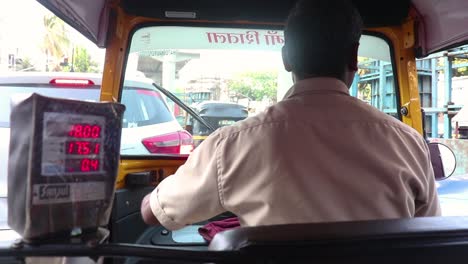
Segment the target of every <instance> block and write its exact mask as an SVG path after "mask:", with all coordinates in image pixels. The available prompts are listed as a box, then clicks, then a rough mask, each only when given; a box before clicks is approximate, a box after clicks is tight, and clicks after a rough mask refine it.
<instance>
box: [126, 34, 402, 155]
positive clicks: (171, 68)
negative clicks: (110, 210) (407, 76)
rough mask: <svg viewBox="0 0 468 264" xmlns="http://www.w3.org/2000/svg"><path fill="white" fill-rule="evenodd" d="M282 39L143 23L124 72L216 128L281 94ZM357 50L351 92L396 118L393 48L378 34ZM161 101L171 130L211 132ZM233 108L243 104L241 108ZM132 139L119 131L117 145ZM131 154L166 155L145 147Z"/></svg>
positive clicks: (285, 78)
mask: <svg viewBox="0 0 468 264" xmlns="http://www.w3.org/2000/svg"><path fill="white" fill-rule="evenodd" d="M283 44H284V37H283V32H282V31H281V30H278V29H275V28H271V29H251V28H249V29H243V28H219V27H216V28H214V27H182V26H148V27H143V28H140V29H138V30H136V31H135V32H134V34H133V36H132V38H131V44H130V48H129V51H128V54H127V56H128V58H127V65H126V78H131V77H132V76H135V75H136V76H144V77H145V78H147V79H150V80H151V81H152V82H154V83H155V84H156V85H158V86H161V87H163V88H165V89H167V90H168V91H170V92H171V93H173V94H175V95H176V96H177V97H178V99H180V101H182V102H184V103H185V104H187V105H189V106H191V108H192V109H194V110H195V111H196V112H198V114H200V115H201V116H202V117H203V118H204V119H205V120H206V121H208V122H209V123H210V124H211V125H212V126H213V128H215V129H216V128H219V127H222V126H227V125H233V124H235V123H236V122H238V121H241V120H243V119H245V118H247V117H250V116H254V115H256V114H258V113H261V112H262V111H264V110H265V109H267V108H268V107H269V106H271V105H272V104H274V103H276V102H279V101H281V100H282V99H283V97H284V95H285V94H286V92H287V91H288V90H289V89H290V87H291V86H292V84H293V82H292V77H291V74H290V73H289V72H287V71H286V70H285V69H284V66H283V63H282V57H281V48H282V46H283ZM359 56H360V57H359V66H360V69H359V71H358V73H357V74H356V77H355V81H354V83H353V85H352V87H350V94H351V95H352V96H355V97H357V98H359V99H361V100H363V101H365V102H366V103H368V104H371V105H373V106H375V107H376V108H378V109H380V110H381V111H383V112H385V113H387V114H389V115H392V116H394V117H395V118H399V115H398V111H397V109H399V107H398V105H397V101H398V100H397V97H398V96H397V91H396V90H397V89H396V88H395V83H396V82H395V76H394V71H393V65H392V62H391V47H390V46H389V44H388V43H387V42H386V41H385V39H383V38H381V37H379V36H374V35H363V36H362V38H361V41H360V50H359ZM123 97H125V94H123ZM164 99H165V101H166V103H167V105H168V107H169V109H170V110H171V111H172V113H173V115H174V116H175V120H177V125H179V127H178V128H177V127H175V128H173V129H174V130H177V129H179V130H183V131H184V132H188V133H190V134H191V136H192V138H193V140H194V145H195V147H196V146H197V145H198V144H199V143H200V142H201V141H203V139H205V138H206V137H207V136H208V135H209V134H210V133H212V131H209V129H207V128H206V127H204V125H203V124H200V123H199V122H197V121H194V120H193V118H192V117H191V116H190V114H187V113H186V112H185V111H184V110H183V109H182V108H181V107H179V106H178V105H177V104H175V103H174V102H172V100H170V99H169V98H167V97H164ZM122 100H125V98H122ZM234 108H237V109H241V110H239V111H240V112H241V114H239V113H237V112H236V111H232V109H234ZM168 133H169V132H168ZM148 136H151V135H148ZM132 140H135V139H134V138H132V137H125V136H124V137H123V138H122V147H125V146H128V145H134V142H131V141H132ZM158 144H165V143H164V142H163V143H161V142H158ZM145 146H146V145H145ZM147 150H149V151H147ZM134 154H138V155H141V154H150V155H163V154H164V153H158V151H157V149H155V148H149V149H146V150H145V149H142V150H141V151H140V152H134Z"/></svg>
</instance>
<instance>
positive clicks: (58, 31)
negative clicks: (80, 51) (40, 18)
mask: <svg viewBox="0 0 468 264" xmlns="http://www.w3.org/2000/svg"><path fill="white" fill-rule="evenodd" d="M44 28H45V34H44V40H43V43H42V48H43V50H44V52H45V54H46V71H49V57H52V58H55V59H60V58H62V56H63V55H64V54H65V51H66V50H67V49H68V46H69V45H70V39H69V38H68V35H67V31H66V28H65V23H64V22H63V21H62V20H61V19H59V18H58V17H57V16H55V15H52V14H50V15H45V16H44Z"/></svg>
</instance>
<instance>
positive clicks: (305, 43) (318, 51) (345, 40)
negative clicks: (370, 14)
mask: <svg viewBox="0 0 468 264" xmlns="http://www.w3.org/2000/svg"><path fill="white" fill-rule="evenodd" d="M361 32H362V20H361V16H360V15H359V12H358V11H357V10H356V9H355V8H354V6H353V4H352V2H351V1H350V0H299V2H298V3H297V4H296V6H295V7H294V8H293V9H292V10H291V12H290V14H289V17H288V20H287V22H286V27H285V31H284V37H285V45H284V47H283V61H284V65H285V68H286V70H287V71H292V72H293V74H294V77H295V78H296V79H299V80H300V79H306V78H310V77H334V78H338V79H341V80H343V81H344V82H345V83H346V84H347V85H348V86H350V85H351V83H352V81H353V77H354V73H355V72H356V71H357V49H358V46H359V39H360V37H361Z"/></svg>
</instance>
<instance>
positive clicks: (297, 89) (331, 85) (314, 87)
mask: <svg viewBox="0 0 468 264" xmlns="http://www.w3.org/2000/svg"><path fill="white" fill-rule="evenodd" d="M302 93H343V94H346V95H349V88H348V87H347V86H346V84H345V83H344V82H343V81H341V80H339V79H335V78H328V77H316V78H308V79H304V80H300V81H298V82H296V83H295V84H294V85H293V86H292V87H291V88H290V89H289V90H288V92H287V93H286V95H285V96H284V99H287V98H291V97H294V96H296V95H298V94H302Z"/></svg>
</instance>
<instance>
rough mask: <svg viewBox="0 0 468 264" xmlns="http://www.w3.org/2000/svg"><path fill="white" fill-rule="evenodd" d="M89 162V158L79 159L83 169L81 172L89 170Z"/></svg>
mask: <svg viewBox="0 0 468 264" xmlns="http://www.w3.org/2000/svg"><path fill="white" fill-rule="evenodd" d="M89 163H90V162H89V159H83V160H82V161H81V171H83V172H87V171H89V170H90V168H89Z"/></svg>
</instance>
